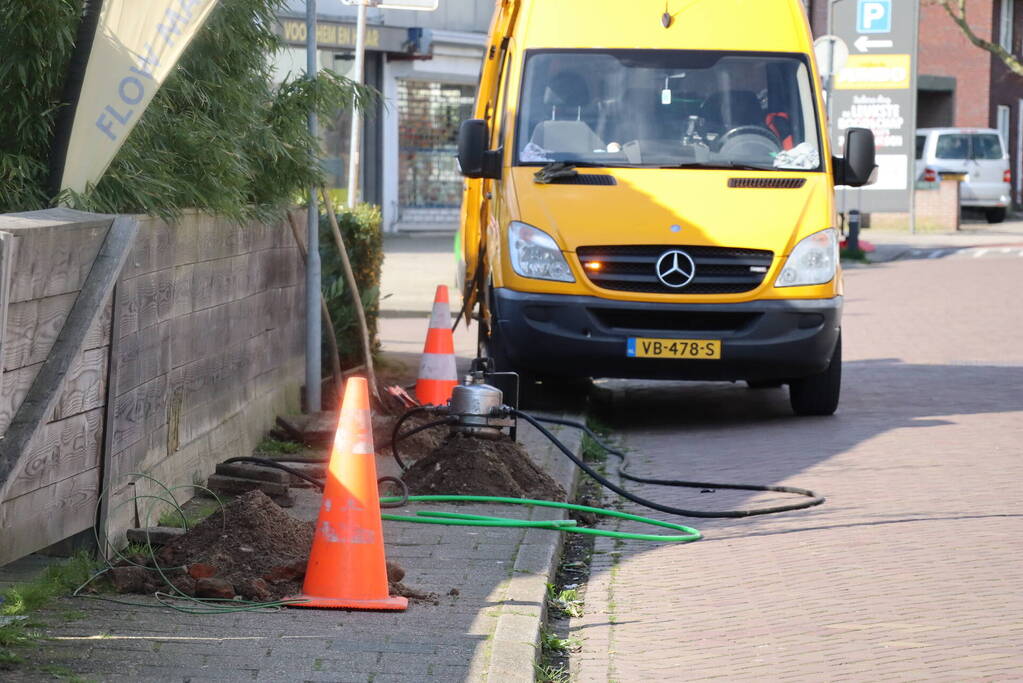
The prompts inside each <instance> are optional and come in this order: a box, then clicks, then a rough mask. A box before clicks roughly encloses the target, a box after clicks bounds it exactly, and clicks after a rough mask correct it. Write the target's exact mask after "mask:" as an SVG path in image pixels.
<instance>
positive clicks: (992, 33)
mask: <svg viewBox="0 0 1023 683" xmlns="http://www.w3.org/2000/svg"><path fill="white" fill-rule="evenodd" d="M853 1H854V0H806V3H805V4H806V5H807V12H808V15H809V16H810V22H811V25H812V26H813V30H814V34H815V35H824V34H825V33H826V32H827V22H828V18H827V17H828V7H829V4H830V3H835V2H853ZM895 1H896V2H899V3H901V2H911V1H913V0H895ZM966 8H967V17H968V20H969V23H970V26H971V28H972V29H973V31H974V32H975V33H976V34H977V36H979V37H980V38H983V39H984V40H989V41H992V42H995V43H998V44H1000V45H1001V46H1002V47H1004V48H1005V49H1006V50H1008V51H1009V52H1010V53H1012V54H1013V55H1016V56H1021V55H1023V0H967V2H966ZM940 126H958V127H977V128H995V129H997V130H998V131H1000V132H1001V134H1002V139H1003V140H1004V141H1005V143H1006V145H1007V147H1008V152H1009V156H1010V159H1011V162H1010V163H1011V168H1012V185H1013V195H1014V200H1015V203H1016V205H1017V206H1021V205H1023V76H1019V75H1017V74H1015V73H1013V72H1012V71H1011V70H1010V69H1008V68H1007V67H1006V66H1005V64H1004V63H1003V62H1002V60H1001V59H999V58H997V57H995V56H993V55H992V54H991V53H989V52H987V51H986V50H983V49H981V48H978V47H976V46H975V45H973V44H972V43H971V42H970V41H969V39H967V37H966V36H965V34H964V33H963V32H962V30H961V29H960V28H959V26H957V25H956V24H955V22H953V21H952V19H951V18H950V17H949V16H948V13H947V12H946V11H945V9H944V8H943V7H942V6H941V5H939V4H937V3H936V2H932V1H931V0H921V2H920V35H919V57H918V62H917V127H918V128H932V127H940Z"/></svg>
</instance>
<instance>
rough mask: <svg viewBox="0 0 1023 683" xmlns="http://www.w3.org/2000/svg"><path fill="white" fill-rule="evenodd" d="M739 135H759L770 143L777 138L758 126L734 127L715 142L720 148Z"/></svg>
mask: <svg viewBox="0 0 1023 683" xmlns="http://www.w3.org/2000/svg"><path fill="white" fill-rule="evenodd" d="M740 135H760V136H762V137H765V138H767V139H768V140H770V141H771V142H775V143H776V142H777V140H778V138H777V137H776V136H775V135H774V133H772V132H771V131H769V130H767V129H766V128H762V127H760V126H736V127H735V128H732V129H731V130H729V131H728V132H727V133H725V134H724V135H722V136H720V137H719V138H718V139H717V141H718V142H719V143H720V144H721V145H722V146H724V145H725V143H727V142H728V141H729V140H731V139H733V138H736V137H738V136H740ZM778 147H781V145H778Z"/></svg>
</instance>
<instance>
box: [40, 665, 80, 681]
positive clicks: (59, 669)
mask: <svg viewBox="0 0 1023 683" xmlns="http://www.w3.org/2000/svg"><path fill="white" fill-rule="evenodd" d="M39 670H40V671H42V672H43V673H46V674H50V675H51V676H53V677H54V678H56V679H57V680H61V681H72V683H85V681H86V679H84V678H82V677H81V676H78V675H76V674H75V672H74V671H72V670H71V669H69V668H67V667H66V666H58V665H56V664H48V665H46V666H41V667H39Z"/></svg>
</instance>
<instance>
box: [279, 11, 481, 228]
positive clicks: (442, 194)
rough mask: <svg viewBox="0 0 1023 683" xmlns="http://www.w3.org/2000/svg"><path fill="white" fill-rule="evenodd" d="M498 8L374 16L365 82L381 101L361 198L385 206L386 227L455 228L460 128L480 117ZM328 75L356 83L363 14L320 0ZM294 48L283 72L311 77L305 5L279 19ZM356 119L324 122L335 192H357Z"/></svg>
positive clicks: (368, 127) (365, 157)
mask: <svg viewBox="0 0 1023 683" xmlns="http://www.w3.org/2000/svg"><path fill="white" fill-rule="evenodd" d="M493 9H494V2H493V0H440V3H439V6H438V8H437V10H435V11H433V12H424V11H403V10H381V9H377V8H369V9H368V11H367V36H366V46H367V51H366V68H365V79H366V83H367V84H368V85H370V86H372V87H373V88H375V89H376V90H377V91H379V92H380V93H381V95H382V97H381V99H380V101H379V102H378V103H377V105H376V107H375V111H373V112H369V113H368V114H369V115H368V116H367V117H366V121H365V131H364V134H363V151H362V168H361V174H360V175H361V188H362V191H361V193H360V194H361V197H362V199H363V200H364V201H368V202H372V203H375V204H379V205H380V206H381V208H382V211H383V216H384V229H385V230H386V231H389V232H393V231H407V230H445V231H447V230H453V229H454V228H455V227H456V225H457V223H458V209H459V204H460V203H461V190H462V178H461V175H460V174H459V173H458V169H457V166H456V164H455V159H454V155H455V147H456V137H457V133H458V126H459V124H460V123H461V121H462V120H464V119H467V118H471V116H472V109H473V103H474V101H475V97H476V83H477V80H478V78H479V72H480V65H481V64H482V58H483V47H484V44H485V42H486V35H487V31H488V29H489V27H490V18H491V15H492V13H493ZM317 13H318V18H317V22H318V28H317V34H318V35H317V44H318V48H319V50H318V55H319V59H320V67H321V68H324V67H326V68H331V69H333V70H335V71H337V72H338V73H339V74H341V75H343V76H349V77H350V76H352V75H353V74H352V69H353V59H354V44H355V20H356V7H354V6H351V5H347V4H344V3H343V2H342V1H341V0H318V2H317ZM279 25H280V27H279V31H280V35H281V36H282V37H283V38H284V41H285V43H286V44H287V45H288V49H287V50H286V51H285V53H284V54H282V55H281V57H280V59H279V63H278V64H277V70H278V72H279V73H280V74H282V75H283V74H284V73H286V72H289V71H290V72H293V73H298V72H301V71H304V70H305V63H306V62H305V59H306V58H305V47H304V46H305V40H306V29H305V0H291V1H290V2H289V3H288V5H287V9H286V11H284V12H282V13H281V15H280V16H279ZM350 127H351V118H350V112H342V113H341V114H340V115H339V116H337V117H336V118H335V119H334V120H330V121H322V122H321V134H322V137H323V146H324V164H325V166H326V168H327V171H328V174H329V179H330V182H331V184H332V185H333V186H334V187H337V188H342V189H343V188H345V187H347V184H348V177H347V176H348V157H349V152H348V147H349V139H350V137H349V135H350Z"/></svg>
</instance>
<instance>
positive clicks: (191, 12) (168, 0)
mask: <svg viewBox="0 0 1023 683" xmlns="http://www.w3.org/2000/svg"><path fill="white" fill-rule="evenodd" d="M216 4H217V0H103V3H102V6H101V9H100V14H99V24H98V27H97V30H96V35H95V39H94V40H93V44H92V51H91V53H90V55H89V61H88V63H87V66H86V69H85V77H84V81H83V83H82V88H81V92H80V95H79V97H78V101H77V108H76V110H75V116H74V123H73V125H72V128H71V135H70V140H69V142H68V147H67V155H66V160H65V163H64V169H63V174H62V176H61V181H60V189H62V190H65V189H69V190H74V191H75V192H84V191H85V189H86V187H87V186H88V185H89V184H90V183H92V184H94V183H96V182H97V181H98V180H99V179H100V177H101V176H102V175H103V173H104V172H105V171H106V170H107V167H108V166H110V162H111V161H113V158H114V155H116V154H117V150H119V149H120V148H121V145H123V144H124V140H125V138H127V137H128V134H129V133H130V132H131V130H132V128H134V127H135V124H137V123H138V121H139V119H140V118H141V117H142V113H143V112H144V111H145V110H146V107H147V106H149V103H150V102H151V101H152V99H153V96H154V95H155V94H156V91H157V90H159V88H160V86H161V85H163V82H164V81H165V80H166V78H167V76H168V75H169V74H170V72H171V70H172V69H173V68H174V65H175V64H177V62H178V59H179V58H180V57H181V55H182V53H183V52H184V51H185V48H186V47H188V44H189V42H191V40H192V38H194V37H195V35H196V33H197V32H198V31H199V29H200V28H201V27H202V25H203V23H204V22H205V21H206V19H207V18H208V17H209V15H210V12H211V11H212V10H213V8H214V6H215V5H216Z"/></svg>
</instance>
